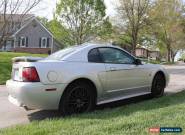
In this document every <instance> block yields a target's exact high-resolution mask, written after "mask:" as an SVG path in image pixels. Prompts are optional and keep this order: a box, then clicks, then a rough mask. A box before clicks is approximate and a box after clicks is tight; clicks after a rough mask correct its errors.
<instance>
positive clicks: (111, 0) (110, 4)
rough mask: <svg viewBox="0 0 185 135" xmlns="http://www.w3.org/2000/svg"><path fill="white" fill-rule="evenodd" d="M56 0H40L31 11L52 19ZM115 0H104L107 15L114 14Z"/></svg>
mask: <svg viewBox="0 0 185 135" xmlns="http://www.w3.org/2000/svg"><path fill="white" fill-rule="evenodd" d="M56 1H57V0H42V2H41V3H40V4H39V5H38V6H37V7H36V8H34V9H33V11H32V12H31V13H33V14H35V15H36V16H41V17H46V18H48V19H52V16H53V12H54V11H55V5H56ZM115 1H117V0H105V4H106V7H107V10H106V13H107V15H109V16H113V15H114V14H115V10H114V8H115Z"/></svg>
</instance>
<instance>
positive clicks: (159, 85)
mask: <svg viewBox="0 0 185 135" xmlns="http://www.w3.org/2000/svg"><path fill="white" fill-rule="evenodd" d="M164 88H165V78H164V75H163V74H161V73H157V74H156V75H155V77H154V79H153V82H152V89H151V95H152V97H162V96H163V95H164Z"/></svg>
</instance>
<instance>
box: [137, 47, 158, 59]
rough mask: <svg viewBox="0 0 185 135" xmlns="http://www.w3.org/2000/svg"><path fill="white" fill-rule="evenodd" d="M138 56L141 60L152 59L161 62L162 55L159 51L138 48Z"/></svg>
mask: <svg viewBox="0 0 185 135" xmlns="http://www.w3.org/2000/svg"><path fill="white" fill-rule="evenodd" d="M136 56H137V57H141V58H150V59H153V60H160V58H161V55H160V52H159V51H151V50H148V49H146V48H142V47H140V48H136Z"/></svg>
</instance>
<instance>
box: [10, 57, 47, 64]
mask: <svg viewBox="0 0 185 135" xmlns="http://www.w3.org/2000/svg"><path fill="white" fill-rule="evenodd" d="M42 59H44V58H42V57H29V56H22V57H15V58H12V62H13V63H16V62H36V61H38V60H42Z"/></svg>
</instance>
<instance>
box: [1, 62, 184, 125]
mask: <svg viewBox="0 0 185 135" xmlns="http://www.w3.org/2000/svg"><path fill="white" fill-rule="evenodd" d="M165 68H166V69H167V70H168V72H169V73H170V83H169V85H168V87H167V88H166V89H165V93H166V94H173V93H176V92H180V91H182V90H185V83H184V80H185V64H182V63H181V64H178V65H173V66H165ZM7 96H8V93H7V91H6V88H5V86H0V128H5V127H9V126H13V125H16V124H25V123H29V122H30V121H33V120H42V119H45V118H54V117H57V116H59V114H58V113H57V112H56V111H41V110H34V111H25V110H24V109H23V108H19V107H16V106H14V105H12V104H11V103H9V101H8V99H7Z"/></svg>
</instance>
